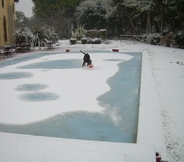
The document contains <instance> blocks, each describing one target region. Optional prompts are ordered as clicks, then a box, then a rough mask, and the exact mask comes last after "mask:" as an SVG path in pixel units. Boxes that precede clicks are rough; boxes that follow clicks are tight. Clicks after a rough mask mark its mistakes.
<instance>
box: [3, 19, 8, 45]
mask: <svg viewBox="0 0 184 162" xmlns="http://www.w3.org/2000/svg"><path fill="white" fill-rule="evenodd" d="M3 32H4V40H5V42H7V41H8V37H7V30H6V18H5V16H4V21H3Z"/></svg>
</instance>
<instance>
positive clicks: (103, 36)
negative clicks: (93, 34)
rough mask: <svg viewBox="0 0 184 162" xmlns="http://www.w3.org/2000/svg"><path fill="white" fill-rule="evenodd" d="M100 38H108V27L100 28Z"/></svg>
mask: <svg viewBox="0 0 184 162" xmlns="http://www.w3.org/2000/svg"><path fill="white" fill-rule="evenodd" d="M99 32H100V38H101V39H102V40H103V41H105V40H106V39H107V30H106V29H100V30H99Z"/></svg>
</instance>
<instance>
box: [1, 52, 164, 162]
mask: <svg viewBox="0 0 184 162" xmlns="http://www.w3.org/2000/svg"><path fill="white" fill-rule="evenodd" d="M147 60H148V54H147V53H146V52H143V56H142V75H141V76H142V77H141V90H140V92H141V93H140V108H139V123H138V136H137V143H136V144H125V143H112V142H99V141H84V140H72V139H62V138H52V137H41V136H30V135H19V134H11V133H0V161H1V162H11V161H15V162H16V161H19V162H25V161H26V162H31V161H34V162H37V161H38V162H40V161H44V162H47V161H48V162H59V161H64V162H73V161H80V162H81V161H82V162H83V161H87V162H92V161H95V162H112V161H113V162H120V161H121V162H155V161H156V158H155V152H159V153H161V156H162V159H164V160H165V159H167V157H166V151H165V150H166V149H165V145H164V143H163V142H164V140H162V139H163V134H162V131H160V133H158V132H159V131H158V130H161V124H160V123H158V122H157V121H155V120H154V117H152V118H150V117H151V116H154V115H157V116H158V113H159V112H158V110H157V107H158V106H157V105H155V104H156V102H154V101H152V98H153V97H152V96H153V95H156V94H155V90H154V85H153V86H152V87H150V86H149V87H147V85H150V84H147V83H148V82H153V80H152V79H151V78H152V77H151V69H150V64H149V61H147ZM148 94H150V95H148ZM145 101H152V102H151V103H149V102H145ZM155 137H158V138H155ZM91 157H92V158H91Z"/></svg>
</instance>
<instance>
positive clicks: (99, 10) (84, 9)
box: [75, 0, 109, 29]
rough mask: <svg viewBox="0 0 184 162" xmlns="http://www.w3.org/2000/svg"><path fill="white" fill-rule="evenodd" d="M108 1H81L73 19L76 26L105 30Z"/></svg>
mask: <svg viewBox="0 0 184 162" xmlns="http://www.w3.org/2000/svg"><path fill="white" fill-rule="evenodd" d="M108 7H109V1H108V0H93V1H91V0H86V1H82V2H81V3H80V4H79V6H78V7H77V8H76V12H75V18H76V20H77V23H78V24H85V28H86V29H102V28H106V13H107V10H108Z"/></svg>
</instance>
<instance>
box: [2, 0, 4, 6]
mask: <svg viewBox="0 0 184 162" xmlns="http://www.w3.org/2000/svg"><path fill="white" fill-rule="evenodd" d="M2 8H4V0H2Z"/></svg>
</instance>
